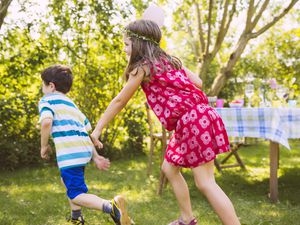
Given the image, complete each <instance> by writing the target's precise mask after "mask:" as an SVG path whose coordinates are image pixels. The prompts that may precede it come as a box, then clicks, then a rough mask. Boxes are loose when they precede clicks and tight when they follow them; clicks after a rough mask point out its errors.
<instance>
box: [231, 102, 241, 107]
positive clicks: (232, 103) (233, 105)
mask: <svg viewBox="0 0 300 225" xmlns="http://www.w3.org/2000/svg"><path fill="white" fill-rule="evenodd" d="M243 105H244V103H243V102H239V103H236V102H230V103H229V107H230V108H242V107H243Z"/></svg>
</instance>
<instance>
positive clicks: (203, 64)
mask: <svg viewBox="0 0 300 225" xmlns="http://www.w3.org/2000/svg"><path fill="white" fill-rule="evenodd" d="M298 1H299V0H290V2H289V3H288V5H287V6H286V7H282V6H279V5H278V6H276V7H273V8H275V9H274V12H273V13H275V14H276V15H275V16H272V14H271V15H270V16H269V18H272V19H271V20H270V21H268V22H265V24H262V23H263V22H264V21H263V19H262V15H263V13H264V12H266V10H267V7H268V5H269V3H270V0H258V1H255V0H250V1H249V2H248V3H247V4H245V3H243V1H240V2H238V1H237V0H225V1H221V0H216V1H214V0H209V1H205V0H201V1H196V0H189V1H184V2H182V3H180V4H178V6H179V7H178V9H177V13H176V16H177V18H175V20H176V22H178V24H179V26H181V25H184V26H185V27H186V30H187V32H188V33H189V34H190V37H191V39H192V40H191V42H190V43H191V45H192V48H193V50H194V55H195V56H196V57H197V58H198V60H199V69H198V74H199V76H200V77H201V79H202V80H203V83H204V84H206V83H207V82H206V81H207V79H208V77H207V76H208V74H209V70H210V67H211V65H212V64H213V63H214V61H215V60H216V57H217V56H218V54H220V50H221V48H222V46H224V45H225V41H224V40H225V38H226V36H229V35H228V31H229V28H230V25H231V24H232V21H233V18H234V17H235V16H236V18H237V16H238V15H239V12H240V11H243V10H244V11H246V20H245V24H244V28H243V31H242V33H241V34H240V36H239V38H238V41H237V42H236V44H235V45H234V47H233V50H232V52H231V53H230V54H228V55H227V56H226V59H225V60H224V61H223V63H219V64H222V65H220V67H219V70H218V71H217V73H216V74H215V77H214V80H213V82H212V86H211V87H210V89H209V90H208V95H218V94H219V92H220V91H221V89H222V88H223V86H224V85H225V83H226V81H227V80H228V79H229V78H230V77H231V76H232V72H233V68H234V66H235V65H236V63H237V62H238V60H239V59H240V57H241V55H242V53H243V52H244V50H245V48H246V46H247V44H248V42H249V41H250V40H251V39H255V38H257V37H258V36H260V35H261V34H263V33H264V32H266V31H267V30H268V29H269V28H271V27H272V26H274V25H275V24H276V23H277V22H278V21H279V20H280V19H281V18H283V17H284V16H285V15H286V14H287V13H288V12H289V11H290V10H291V9H292V8H293V7H294V6H295V4H296V3H297V2H298ZM192 7H194V9H195V13H194V14H192V13H191V8H192ZM191 15H192V16H191ZM193 19H194V20H193ZM192 21H196V24H195V23H193V22H192ZM194 27H196V29H193V28H194ZM224 62H225V63H224ZM206 88H207V87H206Z"/></svg>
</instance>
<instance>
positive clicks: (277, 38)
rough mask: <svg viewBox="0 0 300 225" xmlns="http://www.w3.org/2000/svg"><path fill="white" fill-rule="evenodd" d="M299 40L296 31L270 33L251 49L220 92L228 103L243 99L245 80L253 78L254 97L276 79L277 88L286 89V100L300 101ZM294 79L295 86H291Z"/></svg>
mask: <svg viewBox="0 0 300 225" xmlns="http://www.w3.org/2000/svg"><path fill="white" fill-rule="evenodd" d="M299 37H300V32H299V29H292V30H290V31H287V32H282V31H280V30H277V29H272V30H271V32H270V34H269V35H268V36H267V37H266V38H265V40H263V41H262V42H261V43H259V44H256V45H254V44H253V45H250V47H251V51H250V52H249V54H247V55H245V56H244V57H243V58H241V60H240V61H239V63H238V64H237V66H236V68H235V70H234V77H235V78H234V79H231V80H229V82H228V84H227V85H226V87H225V88H224V89H223V90H222V93H223V94H224V96H225V97H226V98H227V99H233V98H234V97H235V96H243V93H244V84H245V83H246V82H247V81H246V77H247V76H248V75H249V74H252V75H253V76H254V80H253V81H252V83H253V84H254V85H255V89H256V95H258V90H259V88H260V87H265V86H266V82H267V81H268V80H269V79H271V78H275V79H276V80H277V83H278V84H280V85H283V86H285V87H287V88H289V99H296V100H297V99H298V100H300V99H299V98H300V87H299V80H300V61H299V57H298V56H299V54H300V44H299ZM293 79H296V82H294V83H292V81H293ZM230 90H231V91H230Z"/></svg>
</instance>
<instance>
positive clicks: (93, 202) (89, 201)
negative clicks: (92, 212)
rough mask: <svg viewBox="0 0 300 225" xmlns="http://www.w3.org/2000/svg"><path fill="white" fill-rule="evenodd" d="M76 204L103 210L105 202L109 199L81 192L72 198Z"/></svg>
mask: <svg viewBox="0 0 300 225" xmlns="http://www.w3.org/2000/svg"><path fill="white" fill-rule="evenodd" d="M71 201H72V203H73V204H74V205H79V206H83V207H87V208H90V209H97V210H102V208H103V203H104V202H106V201H107V200H105V199H102V198H99V197H98V196H97V195H93V194H84V193H83V194H80V195H78V196H76V197H75V198H74V199H72V200H71Z"/></svg>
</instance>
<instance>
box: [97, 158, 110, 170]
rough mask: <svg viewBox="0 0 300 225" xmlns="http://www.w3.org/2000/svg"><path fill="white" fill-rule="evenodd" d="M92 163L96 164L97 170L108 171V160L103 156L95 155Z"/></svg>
mask: <svg viewBox="0 0 300 225" xmlns="http://www.w3.org/2000/svg"><path fill="white" fill-rule="evenodd" d="M93 161H94V162H95V164H96V167H97V168H98V169H99V170H108V168H109V166H110V161H109V159H106V158H104V157H103V156H100V155H97V156H96V157H93Z"/></svg>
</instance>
